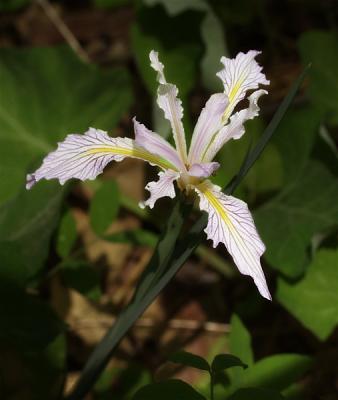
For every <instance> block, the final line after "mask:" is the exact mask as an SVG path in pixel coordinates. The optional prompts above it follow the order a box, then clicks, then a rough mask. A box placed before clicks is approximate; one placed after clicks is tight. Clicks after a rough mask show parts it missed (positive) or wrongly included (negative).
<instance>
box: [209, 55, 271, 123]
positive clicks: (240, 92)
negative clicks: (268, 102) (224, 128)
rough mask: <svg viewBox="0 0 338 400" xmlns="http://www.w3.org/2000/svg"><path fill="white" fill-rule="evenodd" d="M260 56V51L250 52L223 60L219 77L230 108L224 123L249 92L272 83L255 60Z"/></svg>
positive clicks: (225, 115) (224, 117)
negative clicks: (222, 67)
mask: <svg viewBox="0 0 338 400" xmlns="http://www.w3.org/2000/svg"><path fill="white" fill-rule="evenodd" d="M258 54H260V52H259V51H255V50H250V51H248V52H247V53H238V54H237V56H236V58H233V59H231V58H226V57H222V58H221V62H222V63H223V65H224V69H222V70H221V71H220V72H218V73H217V76H218V77H219V78H220V79H221V80H222V82H223V85H224V92H225V94H226V95H227V96H228V98H229V106H228V107H227V110H226V111H225V113H224V116H223V120H224V122H226V121H227V120H228V118H229V117H230V115H231V114H232V111H233V110H234V108H235V106H236V104H237V103H238V102H239V101H241V100H242V99H244V97H245V95H246V92H247V91H248V90H254V89H257V88H258V86H259V85H269V83H270V81H268V80H267V79H266V77H265V75H264V74H263V73H262V72H261V71H262V67H261V66H260V65H259V64H258V63H257V61H256V60H255V57H256V56H257V55H258Z"/></svg>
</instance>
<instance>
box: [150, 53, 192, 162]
mask: <svg viewBox="0 0 338 400" xmlns="http://www.w3.org/2000/svg"><path fill="white" fill-rule="evenodd" d="M149 58H150V61H151V66H152V68H153V69H154V70H155V71H156V72H157V80H158V82H159V84H160V85H159V87H158V90H157V104H158V105H159V107H160V108H161V109H162V110H163V111H164V116H165V118H166V119H167V120H168V121H169V122H170V125H171V129H172V131H173V135H174V140H175V145H176V149H177V151H178V154H179V155H180V157H181V160H182V162H183V164H185V163H186V161H187V144H186V140H185V134H184V128H183V124H182V118H183V107H182V102H181V100H180V99H179V98H178V97H177V95H178V89H177V87H176V86H175V85H173V84H171V83H167V81H166V79H165V76H164V72H163V70H164V66H163V64H162V63H161V62H160V61H159V58H158V53H157V52H156V51H154V50H152V51H151V52H150V55H149Z"/></svg>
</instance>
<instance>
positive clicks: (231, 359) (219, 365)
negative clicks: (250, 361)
mask: <svg viewBox="0 0 338 400" xmlns="http://www.w3.org/2000/svg"><path fill="white" fill-rule="evenodd" d="M232 367H242V368H247V367H248V366H247V365H246V364H244V363H243V362H242V361H241V360H240V359H239V358H238V357H236V356H233V355H232V354H217V356H216V357H215V358H214V359H213V361H212V363H211V370H212V372H213V373H217V372H220V371H224V370H225V369H228V368H232Z"/></svg>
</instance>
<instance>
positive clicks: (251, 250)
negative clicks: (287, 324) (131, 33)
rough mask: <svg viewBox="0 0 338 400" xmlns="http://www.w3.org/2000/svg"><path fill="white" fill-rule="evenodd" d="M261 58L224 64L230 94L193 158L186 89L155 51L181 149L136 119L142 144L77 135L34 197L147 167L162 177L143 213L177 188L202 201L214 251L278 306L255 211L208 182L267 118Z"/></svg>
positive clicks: (64, 145) (205, 113)
mask: <svg viewBox="0 0 338 400" xmlns="http://www.w3.org/2000/svg"><path fill="white" fill-rule="evenodd" d="M258 54H259V52H257V51H253V50H251V51H249V52H247V53H246V54H244V53H239V54H238V55H237V56H236V58H234V59H229V58H226V57H222V58H221V63H222V64H223V69H222V70H221V71H220V72H218V73H217V76H218V77H219V78H220V80H221V81H222V83H223V86H224V91H223V92H222V93H216V94H213V95H212V96H211V97H210V98H209V100H208V101H207V102H206V104H205V107H204V108H203V110H202V112H201V114H200V116H199V118H198V121H197V124H196V126H195V128H194V132H193V136H192V140H191V145H190V148H189V151H188V150H187V144H186V139H185V133H184V128H183V124H182V117H183V108H182V103H181V100H180V99H179V97H178V89H177V87H176V86H175V85H174V84H172V83H169V82H167V80H166V78H165V75H164V66H163V64H162V63H161V62H160V60H159V58H158V53H157V52H155V51H151V52H150V62H151V66H152V68H153V69H154V70H155V71H156V72H157V81H158V84H159V86H158V90H157V104H158V106H159V107H160V108H161V109H162V110H163V112H164V117H165V118H166V119H167V120H168V121H169V122H170V125H171V129H172V134H173V139H174V143H175V147H174V146H172V145H171V144H170V143H168V142H167V141H166V140H165V139H163V137H161V136H160V135H158V134H157V133H155V132H152V131H151V130H149V129H148V128H147V127H146V126H144V125H143V124H141V123H140V122H138V121H137V120H136V118H134V119H133V122H134V130H135V139H134V140H133V139H130V138H126V137H124V138H122V137H110V136H108V134H107V133H106V132H104V131H102V130H100V129H95V128H90V129H89V130H88V131H87V132H85V133H84V134H70V135H68V136H67V137H66V138H65V140H64V141H63V142H60V143H59V144H58V147H57V149H56V150H55V151H53V152H51V153H50V154H48V155H47V156H46V157H45V159H44V160H43V163H42V165H41V167H40V168H38V169H37V170H36V171H35V172H34V173H32V174H29V175H27V185H26V187H27V189H30V188H31V187H32V186H33V185H34V184H35V183H36V182H38V181H39V180H40V179H52V178H57V179H58V180H59V181H60V183H61V184H64V183H65V182H66V181H67V180H69V179H71V178H77V179H81V180H85V179H95V178H96V177H97V175H99V174H100V173H102V171H103V169H104V167H105V166H106V165H107V164H108V163H109V162H110V161H122V160H123V159H124V158H125V157H133V158H139V159H142V160H144V161H147V162H148V163H149V164H151V165H153V166H157V167H159V168H160V170H161V171H160V172H159V174H158V176H159V178H158V180H157V181H156V182H150V183H148V184H147V185H146V189H147V190H148V191H149V192H150V197H149V198H148V199H147V200H146V201H145V202H144V203H142V204H141V206H142V207H144V206H149V207H150V208H153V207H154V204H155V202H156V201H157V200H158V199H160V198H162V197H170V198H174V197H175V195H176V193H175V186H174V183H175V182H176V184H177V186H178V188H179V189H180V190H181V191H183V192H184V193H186V194H187V195H189V196H191V195H196V197H197V199H198V200H199V208H200V209H201V210H203V211H206V212H207V213H208V224H207V226H206V228H205V232H206V234H207V237H208V239H211V240H212V242H213V247H216V246H217V245H218V244H219V243H223V244H224V245H225V247H226V248H227V250H228V252H229V253H230V254H231V256H232V257H233V260H234V262H235V264H236V265H237V267H238V269H239V271H240V272H241V273H242V274H245V275H249V276H251V277H252V278H253V280H254V282H255V284H256V286H257V288H258V290H259V292H260V293H261V295H262V296H263V297H265V298H267V299H271V296H270V293H269V290H268V287H267V284H266V280H265V277H264V273H263V270H262V267H261V264H260V257H261V255H262V254H263V253H264V251H265V246H264V244H263V242H262V240H261V239H260V237H259V235H258V233H257V230H256V228H255V225H254V221H253V218H252V216H251V214H250V211H249V210H248V206H247V204H246V203H244V202H243V201H242V200H239V199H237V198H235V197H233V196H227V195H225V194H224V193H222V191H221V188H220V187H219V186H216V185H214V184H213V183H212V182H211V181H210V180H209V179H208V178H209V177H210V176H211V175H212V174H213V173H214V172H215V171H216V170H217V169H218V168H219V167H220V165H219V163H218V162H216V161H213V159H214V158H215V156H216V154H217V153H218V152H219V150H220V149H221V148H222V147H223V146H224V144H225V143H226V142H228V141H229V140H231V139H235V140H236V139H239V138H240V137H241V136H242V135H243V134H244V131H245V130H244V123H245V121H247V120H249V119H253V118H254V117H255V116H257V115H258V113H259V107H258V105H257V102H258V99H259V97H260V96H261V95H263V94H266V93H267V91H266V90H263V89H259V85H268V84H269V81H268V80H267V79H266V77H265V75H264V74H263V73H262V72H261V70H262V67H261V66H260V65H259V64H258V63H257V62H256V60H255V57H256V56H257V55H258ZM248 92H250V93H251V94H250V95H248ZM245 99H247V101H248V104H247V105H246V108H245V107H244V108H242V109H240V110H239V111H237V112H234V110H235V107H236V106H238V107H237V108H241V107H240V105H241V104H242V103H243V102H242V100H245ZM239 103H240V104H239Z"/></svg>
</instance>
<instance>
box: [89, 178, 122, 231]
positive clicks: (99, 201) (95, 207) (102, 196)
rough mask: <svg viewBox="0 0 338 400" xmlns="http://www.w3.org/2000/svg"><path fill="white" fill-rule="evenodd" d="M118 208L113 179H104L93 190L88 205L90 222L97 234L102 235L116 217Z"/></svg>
mask: <svg viewBox="0 0 338 400" xmlns="http://www.w3.org/2000/svg"><path fill="white" fill-rule="evenodd" d="M119 208H120V195H119V188H118V185H117V183H116V182H115V181H104V182H103V183H102V185H101V186H100V188H99V189H98V190H97V191H96V192H95V194H94V197H93V199H92V201H91V202H90V207H89V217H90V223H91V226H92V227H93V229H94V231H95V232H96V233H97V234H98V235H103V234H104V233H105V231H106V230H107V228H108V227H109V226H110V225H111V223H112V222H113V221H114V220H115V218H116V217H117V214H118V211H119Z"/></svg>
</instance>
